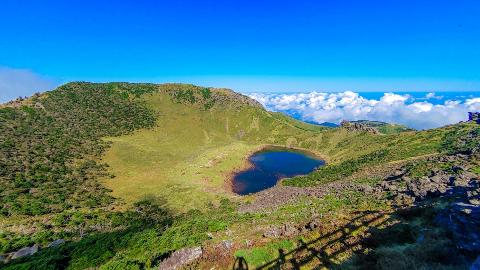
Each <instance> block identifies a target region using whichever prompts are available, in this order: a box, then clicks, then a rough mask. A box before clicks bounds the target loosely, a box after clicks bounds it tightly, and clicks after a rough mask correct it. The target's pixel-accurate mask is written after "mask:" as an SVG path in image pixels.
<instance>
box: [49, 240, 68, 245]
mask: <svg viewBox="0 0 480 270" xmlns="http://www.w3.org/2000/svg"><path fill="white" fill-rule="evenodd" d="M63 244H65V240H63V239H57V240H54V241H52V242H51V243H50V244H48V245H47V247H58V246H60V245H63Z"/></svg>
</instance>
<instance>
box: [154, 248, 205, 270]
mask: <svg viewBox="0 0 480 270" xmlns="http://www.w3.org/2000/svg"><path fill="white" fill-rule="evenodd" d="M202 254H203V251H202V248H201V247H193V248H182V249H179V250H177V251H175V252H173V253H172V255H170V257H168V258H167V259H165V260H164V261H162V262H161V263H160V266H159V268H158V269H159V270H174V269H179V268H181V267H184V266H186V265H188V264H190V263H192V262H193V261H195V260H196V259H198V258H200V257H201V256H202Z"/></svg>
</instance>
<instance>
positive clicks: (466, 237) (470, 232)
mask: <svg viewBox="0 0 480 270" xmlns="http://www.w3.org/2000/svg"><path fill="white" fill-rule="evenodd" d="M436 221H437V223H439V224H440V225H442V226H443V227H444V228H446V229H448V230H449V231H451V233H452V236H453V239H454V240H455V243H456V244H457V247H458V248H460V249H463V250H467V251H470V252H477V253H478V252H480V206H478V205H471V204H467V203H462V202H456V203H453V204H452V205H450V207H448V208H447V209H446V210H444V211H442V212H441V213H439V214H438V215H437V217H436Z"/></svg>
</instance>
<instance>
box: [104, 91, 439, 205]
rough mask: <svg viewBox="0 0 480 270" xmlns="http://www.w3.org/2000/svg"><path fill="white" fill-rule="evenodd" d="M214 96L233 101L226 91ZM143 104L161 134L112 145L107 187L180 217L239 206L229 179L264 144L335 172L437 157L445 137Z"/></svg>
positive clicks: (141, 134)
mask: <svg viewBox="0 0 480 270" xmlns="http://www.w3.org/2000/svg"><path fill="white" fill-rule="evenodd" d="M160 89H161V88H160ZM197 90H198V89H197ZM213 93H214V94H216V95H227V96H228V95H231V93H230V92H226V91H225V90H213ZM143 99H144V100H145V101H146V103H147V104H148V106H149V108H151V109H153V110H154V111H155V112H156V113H157V115H158V120H157V126H156V127H155V128H153V129H148V130H140V131H137V132H135V133H133V134H130V135H125V136H120V137H114V138H108V140H110V141H112V142H113V145H112V147H111V148H110V150H109V151H108V152H107V153H106V155H105V157H104V160H103V161H105V162H106V163H107V164H109V165H110V171H111V172H112V173H113V174H114V175H115V176H116V177H115V178H114V179H107V180H105V181H104V183H105V185H106V186H107V187H108V188H110V189H112V190H113V195H114V196H115V197H119V198H122V199H124V200H125V201H126V202H127V203H133V202H135V201H138V200H139V199H142V198H144V197H146V196H150V195H153V196H159V197H162V198H165V199H166V200H167V201H168V205H169V207H171V208H174V209H175V210H180V211H186V210H189V209H195V208H197V209H202V208H204V207H205V206H206V205H207V204H209V203H214V204H217V203H218V201H219V199H221V198H225V197H226V198H230V199H234V198H236V197H235V196H233V194H232V193H231V192H229V190H228V177H229V175H230V174H231V172H232V171H235V170H237V169H239V168H241V167H244V166H245V157H246V156H248V154H249V153H251V152H252V151H254V150H256V149H258V148H259V147H261V146H262V145H265V144H279V145H285V146H291V147H299V148H305V149H309V150H311V151H314V152H316V153H317V154H319V155H321V156H322V157H324V158H325V159H326V160H327V161H328V162H329V163H330V164H341V163H342V162H345V161H349V160H355V159H357V158H360V157H362V156H364V155H368V154H370V153H372V152H375V151H383V150H385V151H388V153H387V156H386V157H382V158H381V159H380V160H379V161H378V162H383V161H395V160H402V159H405V158H410V157H415V156H420V155H425V154H431V153H435V152H436V151H437V150H438V147H439V142H440V141H441V138H442V136H443V135H442V132H441V131H424V132H402V133H400V134H389V135H372V134H369V133H358V132H348V131H346V130H343V129H340V128H338V129H327V128H323V127H319V126H315V125H310V124H305V123H303V122H300V121H297V120H294V119H292V118H290V117H288V116H285V115H283V114H280V113H272V112H267V111H265V110H263V109H261V108H259V107H252V106H242V107H236V106H234V105H235V102H233V103H230V102H225V103H223V104H216V105H215V106H214V107H213V108H211V109H209V110H203V109H202V107H201V106H196V105H192V104H188V103H187V104H185V103H177V102H175V100H174V99H172V98H171V96H170V95H168V90H167V91H162V90H160V91H159V92H158V93H154V94H148V95H146V96H144V97H143ZM399 146H400V147H399ZM361 165H362V166H363V165H364V164H361ZM308 178H312V177H310V176H307V177H303V178H302V177H301V178H299V179H297V180H295V181H296V183H295V184H294V185H297V186H298V185H300V186H301V185H312V184H315V182H317V180H318V179H315V180H313V181H312V179H308ZM316 178H318V177H316ZM305 179H307V180H308V181H305ZM286 183H291V181H290V182H289V181H287V182H286ZM185 198H189V199H188V200H185Z"/></svg>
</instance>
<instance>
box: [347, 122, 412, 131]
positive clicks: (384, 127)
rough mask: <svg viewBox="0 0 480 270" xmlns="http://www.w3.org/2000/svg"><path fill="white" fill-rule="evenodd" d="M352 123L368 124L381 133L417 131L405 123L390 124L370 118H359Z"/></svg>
mask: <svg viewBox="0 0 480 270" xmlns="http://www.w3.org/2000/svg"><path fill="white" fill-rule="evenodd" d="M350 122H351V123H360V124H363V125H366V126H368V127H374V128H376V129H377V130H378V131H379V132H380V133H383V134H393V133H399V132H407V131H415V129H412V128H409V127H406V126H404V125H399V124H390V123H385V122H380V121H370V120H357V121H350Z"/></svg>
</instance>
